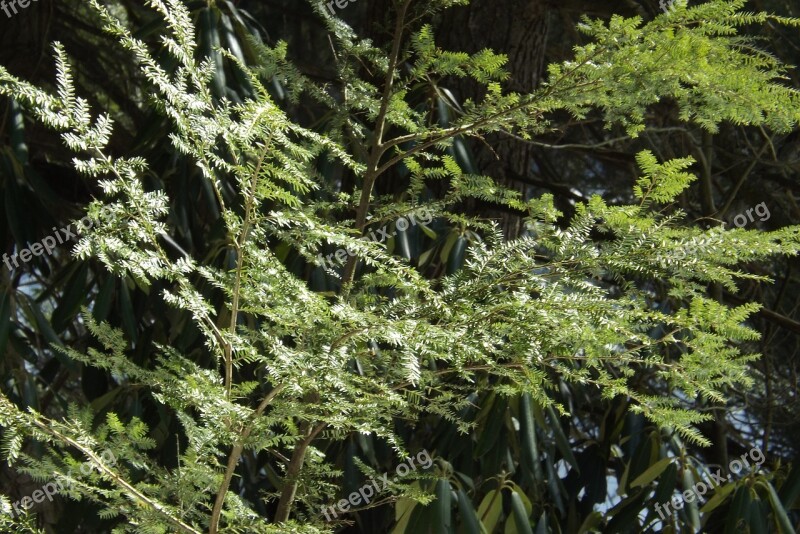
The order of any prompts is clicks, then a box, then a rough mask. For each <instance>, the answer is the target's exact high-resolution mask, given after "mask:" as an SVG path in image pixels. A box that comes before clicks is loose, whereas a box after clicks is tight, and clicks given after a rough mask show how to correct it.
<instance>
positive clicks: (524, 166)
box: [438, 0, 550, 238]
mask: <svg viewBox="0 0 800 534" xmlns="http://www.w3.org/2000/svg"><path fill="white" fill-rule="evenodd" d="M549 12H550V9H549V8H548V6H547V3H546V2H545V0H499V1H494V2H483V1H478V2H473V3H472V4H471V5H469V6H465V7H460V8H456V9H453V10H450V11H447V12H446V15H445V17H444V19H443V20H442V23H441V25H440V26H439V29H438V33H439V39H438V40H439V42H440V43H441V45H442V47H443V48H445V49H448V50H459V51H465V52H469V53H475V52H479V51H480V50H483V49H485V48H491V49H492V50H494V51H495V52H498V53H502V54H505V55H506V56H508V65H507V68H508V70H509V71H510V73H511V77H510V79H509V80H508V82H507V87H508V88H509V89H511V90H513V91H517V92H520V93H530V92H532V91H533V90H534V89H535V88H536V86H537V85H538V84H539V82H540V81H541V78H542V73H543V69H544V62H545V47H546V40H547V30H548V16H549ZM453 89H454V90H455V91H454V92H455V93H456V94H457V96H458V97H459V98H460V99H461V100H464V99H466V98H472V99H476V98H481V97H482V95H481V94H479V90H478V86H477V85H476V84H474V83H472V82H469V81H466V82H464V81H459V82H458V83H457V85H456V86H455V87H453ZM486 141H487V143H488V145H490V146H491V148H489V147H487V146H486V145H483V144H480V143H474V144H473V146H472V148H473V150H474V151H475V152H474V153H475V159H476V163H477V165H478V170H479V172H481V173H482V174H485V175H487V176H491V177H493V178H494V179H495V180H496V181H497V183H499V184H501V185H503V186H505V187H508V188H511V189H515V190H517V191H520V192H521V193H522V194H523V195H524V194H525V188H526V187H527V186H526V184H525V183H524V180H525V179H526V178H528V177H529V176H530V168H531V160H532V156H533V153H532V146H531V145H530V144H527V143H525V142H522V141H519V140H517V139H514V138H512V137H510V136H508V135H505V134H492V135H489V136H487V138H486ZM476 208H480V206H476ZM487 215H488V216H489V217H492V218H495V219H498V220H499V222H500V224H501V225H502V228H503V234H504V235H505V236H506V238H513V237H516V236H518V235H519V233H520V231H521V230H522V218H521V216H520V215H518V214H514V213H509V212H508V211H498V210H496V209H491V208H490V209H489V211H488V213H487Z"/></svg>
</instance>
